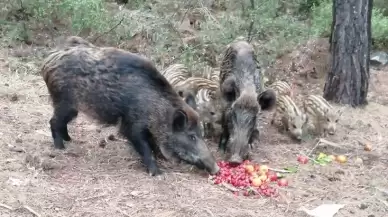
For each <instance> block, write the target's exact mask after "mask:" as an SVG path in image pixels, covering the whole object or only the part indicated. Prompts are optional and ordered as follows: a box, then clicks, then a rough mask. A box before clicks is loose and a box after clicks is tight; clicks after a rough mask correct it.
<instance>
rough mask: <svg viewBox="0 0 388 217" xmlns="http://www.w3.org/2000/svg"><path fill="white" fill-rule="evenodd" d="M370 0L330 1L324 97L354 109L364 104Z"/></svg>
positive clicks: (367, 66)
mask: <svg viewBox="0 0 388 217" xmlns="http://www.w3.org/2000/svg"><path fill="white" fill-rule="evenodd" d="M372 5H373V0H333V24H332V33H331V34H332V35H331V37H330V38H331V40H330V41H331V45H330V50H331V51H330V52H331V64H332V65H331V70H330V71H329V72H328V75H327V77H326V84H325V87H324V93H323V97H324V98H325V99H326V100H328V101H333V102H335V103H340V104H347V105H351V106H352V107H357V106H361V105H366V104H367V100H366V98H367V94H368V88H369V56H370V47H371V38H372V37H371V18H372Z"/></svg>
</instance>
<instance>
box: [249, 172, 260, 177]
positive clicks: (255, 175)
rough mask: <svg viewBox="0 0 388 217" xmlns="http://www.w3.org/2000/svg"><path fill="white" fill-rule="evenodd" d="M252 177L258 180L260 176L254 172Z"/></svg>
mask: <svg viewBox="0 0 388 217" xmlns="http://www.w3.org/2000/svg"><path fill="white" fill-rule="evenodd" d="M251 177H252V178H257V177H259V174H257V172H253V173H251Z"/></svg>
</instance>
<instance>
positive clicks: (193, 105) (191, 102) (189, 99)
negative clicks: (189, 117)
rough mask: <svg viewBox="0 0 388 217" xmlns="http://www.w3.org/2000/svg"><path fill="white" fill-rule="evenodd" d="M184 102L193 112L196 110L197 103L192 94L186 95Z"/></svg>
mask: <svg viewBox="0 0 388 217" xmlns="http://www.w3.org/2000/svg"><path fill="white" fill-rule="evenodd" d="M185 102H186V103H187V104H188V105H189V106H190V107H191V108H193V109H194V110H197V102H196V101H195V96H194V94H192V93H189V94H187V96H186V99H185Z"/></svg>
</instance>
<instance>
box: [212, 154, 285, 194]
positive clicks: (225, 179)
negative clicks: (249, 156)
mask: <svg viewBox="0 0 388 217" xmlns="http://www.w3.org/2000/svg"><path fill="white" fill-rule="evenodd" d="M217 164H218V166H219V167H220V172H219V173H218V174H217V175H213V176H210V178H211V180H212V181H213V183H214V184H221V183H225V184H229V185H232V186H233V190H232V191H233V192H234V194H235V195H244V196H251V195H252V196H254V195H256V196H257V195H258V194H260V195H264V196H268V197H269V196H277V195H278V192H277V190H276V189H273V187H271V186H270V182H276V181H277V180H278V177H279V175H278V174H276V173H274V172H272V171H268V166H266V165H262V166H259V165H257V164H255V163H252V162H250V161H244V163H242V164H240V165H237V166H236V165H233V164H229V163H228V162H225V161H220V162H218V163H217ZM236 192H237V193H236Z"/></svg>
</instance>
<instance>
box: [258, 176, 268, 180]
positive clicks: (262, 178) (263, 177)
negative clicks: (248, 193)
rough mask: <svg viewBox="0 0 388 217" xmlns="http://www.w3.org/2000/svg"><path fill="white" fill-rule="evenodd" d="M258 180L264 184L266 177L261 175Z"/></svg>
mask: <svg viewBox="0 0 388 217" xmlns="http://www.w3.org/2000/svg"><path fill="white" fill-rule="evenodd" d="M259 179H260V180H261V181H262V182H266V181H267V179H268V177H267V176H266V175H261V176H259Z"/></svg>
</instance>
